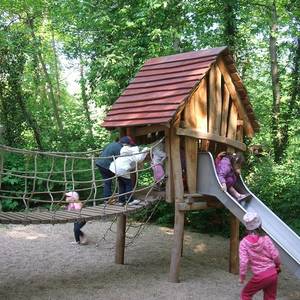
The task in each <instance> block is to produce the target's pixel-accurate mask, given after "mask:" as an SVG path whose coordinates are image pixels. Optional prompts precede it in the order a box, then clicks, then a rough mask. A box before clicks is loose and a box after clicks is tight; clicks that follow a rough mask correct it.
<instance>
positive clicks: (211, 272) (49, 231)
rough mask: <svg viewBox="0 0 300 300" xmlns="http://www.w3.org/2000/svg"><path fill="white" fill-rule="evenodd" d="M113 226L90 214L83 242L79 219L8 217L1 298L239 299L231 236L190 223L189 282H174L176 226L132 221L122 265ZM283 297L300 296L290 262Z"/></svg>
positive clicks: (184, 275) (2, 234) (184, 272)
mask: <svg viewBox="0 0 300 300" xmlns="http://www.w3.org/2000/svg"><path fill="white" fill-rule="evenodd" d="M110 226H111V222H108V221H105V222H104V221H92V222H88V223H87V224H86V225H85V227H84V228H83V231H84V232H86V233H87V235H88V237H89V240H90V243H89V244H88V245H85V246H79V245H73V244H71V242H72V241H73V224H72V223H70V224H63V225H55V226H52V225H29V226H22V225H20V226H19V225H0V244H1V248H0V266H1V268H0V299H1V300H10V299H22V300H28V299H30V300H31V299H34V300H46V299H47V300H49V299H51V300H52V299H70V300H71V299H72V300H76V299H80V300H81V299H83V300H84V299H100V300H101V299H105V300H108V299H109V300H110V299H111V300H125V299H126V300H143V299H147V300H152V299H153V300H154V299H156V300H166V299H167V300H168V299H170V300H181V299H182V300H185V299H197V300H198V299H200V300H201V299H203V300H206V299H212V300H234V299H239V293H240V290H241V285H240V284H239V283H238V276H237V275H233V274H230V273H228V271H227V270H228V254H229V250H228V249H229V240H228V239H225V238H222V237H219V236H209V235H205V234H199V233H195V232H188V231H186V232H185V239H184V251H183V257H182V260H181V269H180V279H181V282H180V283H170V282H168V274H169V267H170V254H171V248H172V242H173V230H172V229H170V228H165V227H159V226H156V225H149V224H148V225H146V226H145V227H144V229H143V231H142V233H141V235H140V236H139V237H137V238H136V239H132V237H134V236H135V235H136V232H137V230H138V228H139V227H132V228H131V229H130V230H129V238H128V239H127V241H128V242H129V245H128V247H127V248H126V251H125V265H116V264H115V263H114V242H115V232H114V231H115V229H114V227H113V228H112V231H110V230H109V231H108V232H107V235H105V232H106V231H107V230H108V229H109V228H110ZM103 237H105V239H103ZM254 299H255V300H258V299H262V294H258V295H257V296H256V297H255V298H254ZM277 299H278V300H299V299H300V281H299V280H298V279H296V278H295V277H294V276H292V275H291V274H289V273H288V271H287V270H286V269H285V268H284V266H283V272H282V273H281V275H280V278H279V287H278V298H277Z"/></svg>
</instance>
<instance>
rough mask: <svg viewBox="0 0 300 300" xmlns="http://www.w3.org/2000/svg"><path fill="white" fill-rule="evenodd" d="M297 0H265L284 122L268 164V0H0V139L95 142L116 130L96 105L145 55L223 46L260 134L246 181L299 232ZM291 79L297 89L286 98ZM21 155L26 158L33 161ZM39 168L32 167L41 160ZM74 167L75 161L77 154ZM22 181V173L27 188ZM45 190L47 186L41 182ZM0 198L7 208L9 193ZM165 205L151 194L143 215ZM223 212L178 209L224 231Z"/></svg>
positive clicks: (103, 104)
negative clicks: (277, 156)
mask: <svg viewBox="0 0 300 300" xmlns="http://www.w3.org/2000/svg"><path fill="white" fill-rule="evenodd" d="M296 2H297V1H296ZM296 2H295V3H294V2H293V3H292V2H291V1H288V0H281V1H276V8H277V14H278V24H277V25H278V33H277V35H278V36H277V46H278V53H277V54H278V65H279V73H280V87H281V103H280V109H281V110H280V120H279V127H280V130H279V133H282V131H284V132H283V136H282V137H281V136H279V137H277V138H279V141H281V140H284V138H285V137H286V136H287V141H286V143H285V146H286V148H285V149H284V155H283V157H282V160H281V162H280V163H279V164H276V163H274V161H273V159H274V145H273V144H272V141H273V140H274V132H273V131H272V128H271V126H272V106H273V98H272V97H273V95H272V78H271V74H270V59H269V44H268V43H269V38H270V20H271V18H270V5H271V4H272V1H260V0H258V1H244V0H238V1H231V0H228V1H215V0H208V1H206V2H205V5H204V4H203V1H199V0H195V1H186V0H175V1H169V0H151V1H149V0H147V1H146V0H137V1H133V0H129V1H78V0H55V1H54V0H51V1H44V0H38V1H19V0H18V1H7V0H3V1H1V3H0V126H1V128H2V127H3V128H4V131H3V133H2V136H1V137H0V139H1V141H4V143H5V144H8V145H11V146H14V147H18V148H29V149H32V148H41V147H43V148H44V149H45V150H57V151H62V150H68V151H74V152H76V151H87V150H95V149H101V148H102V147H103V146H104V145H105V144H107V143H108V142H110V141H112V140H114V139H115V138H116V137H117V135H118V132H108V131H107V130H105V129H104V128H102V127H101V123H102V121H103V118H104V116H105V114H106V112H107V110H108V109H109V108H110V106H111V104H112V103H114V101H115V100H116V98H117V97H118V96H119V95H120V94H121V93H122V90H123V89H124V88H125V87H126V86H127V85H128V83H129V82H130V80H131V79H132V78H133V77H134V75H135V74H136V72H137V71H138V70H139V68H140V67H141V65H142V64H143V63H144V62H145V61H146V60H147V59H149V58H152V57H157V56H163V55H169V54H175V53H179V52H185V51H192V50H196V49H200V48H208V47H218V46H223V45H229V46H230V47H231V48H232V49H231V50H233V51H234V56H235V58H236V61H237V67H238V70H239V73H240V75H241V76H242V78H243V82H244V84H245V86H246V87H247V90H248V94H249V98H250V101H251V103H252V105H253V108H254V112H255V115H256V117H257V119H258V120H259V122H260V124H261V130H260V132H259V133H258V134H257V135H256V136H255V138H254V139H253V140H252V141H249V143H251V142H252V143H258V144H262V145H263V148H264V150H265V156H264V157H262V158H260V159H257V158H254V157H249V160H248V165H249V167H248V169H247V168H246V169H245V171H246V174H247V175H246V182H247V183H249V184H250V186H251V189H252V190H253V191H254V192H255V193H257V194H258V196H259V197H260V198H261V199H262V200H263V201H264V202H265V203H266V204H267V205H268V206H270V207H271V208H272V209H273V210H274V211H275V213H277V214H278V215H279V216H280V217H282V218H283V220H284V221H285V222H287V223H288V224H289V225H291V226H292V227H293V228H294V229H295V230H297V232H299V228H300V224H299V218H298V216H299V183H300V182H299V180H300V179H299V172H297V170H299V167H300V162H299V157H300V155H299V154H300V153H299V150H298V149H299V146H300V141H299V125H300V121H299V118H298V115H299V112H300V102H299V92H298V91H299V88H298V89H297V87H299V74H296V73H295V72H296V71H295V66H296V60H295V58H296V51H297V43H296V41H297V38H298V32H299V24H300V22H299V20H300V15H299V9H298V7H297V4H296ZM274 3H275V2H274ZM66 60H67V62H72V63H73V64H74V65H75V66H76V67H78V68H77V69H79V70H80V74H79V77H80V78H77V79H76V80H77V81H79V80H80V83H81V85H80V91H79V92H75V91H74V90H72V91H71V92H70V90H68V89H67V83H66V80H65V76H66V72H63V69H64V64H66ZM43 63H44V66H43ZM43 67H45V69H44V68H43ZM70 72H72V70H70ZM70 72H69V73H70ZM298 73H299V70H298ZM297 76H298V77H297ZM297 78H298V79H297ZM297 80H298V81H297ZM295 87H296V91H297V93H296V94H297V95H296V97H295V99H293V101H294V102H292V100H291V98H292V94H293V90H295ZM51 90H52V93H51ZM55 103H56V106H57V107H55ZM291 103H292V104H293V106H292V109H290V108H291ZM58 119H61V127H62V128H59V127H60V126H59V122H58ZM285 133H288V135H285ZM39 134H40V137H41V138H40V141H39V139H38V137H39V136H38V135H39ZM8 160H9V163H8V166H9V168H11V169H14V170H18V171H25V167H22V166H25V165H26V164H25V162H24V161H22V160H21V159H20V158H18V157H15V156H11V157H10V158H9V159H8ZM26 163H27V165H28V167H31V166H32V164H33V161H32V160H29V161H27V162H26ZM63 164H64V163H63V161H58V162H57V165H56V166H55V170H59V169H60V170H61V168H63ZM39 166H40V169H39V171H44V170H45V171H47V170H49V168H50V165H49V162H47V161H46V160H43V159H42V158H39ZM148 166H149V165H148ZM76 167H78V168H82V169H84V168H86V163H83V162H80V163H79V164H78V166H76ZM139 175H140V176H139V182H138V183H139V186H147V185H150V184H152V183H153V178H152V173H151V170H149V171H148V172H144V173H143V174H139ZM96 176H97V178H98V176H99V174H98V172H96ZM88 177H89V175H88V174H87V173H85V172H82V174H78V178H80V179H84V178H88ZM54 178H55V176H54ZM2 184H3V185H4V186H5V187H6V188H10V189H11V190H13V191H15V192H16V193H18V192H23V191H24V182H23V181H22V180H21V179H20V180H16V179H13V178H12V177H11V176H9V175H6V176H4V177H3V178H2ZM35 184H36V185H37V188H39V189H41V190H42V189H43V188H45V186H43V184H44V183H43V182H42V181H40V180H37V181H36V183H35ZM32 185H33V182H32V181H30V180H29V181H28V186H29V188H30V187H32ZM67 188H69V187H67ZM51 189H54V190H55V189H58V186H57V185H56V184H55V183H51ZM99 193H101V190H99ZM3 206H5V207H7V209H18V207H14V201H13V199H9V201H8V202H7V203H5V205H3ZM173 210H174V208H173V207H172V206H171V205H168V204H165V203H163V204H160V206H159V208H158V210H157V212H156V213H155V215H154V216H153V219H154V220H156V221H157V222H159V223H160V224H172V222H173V217H174V216H173ZM226 218H227V216H226V213H223V212H220V211H218V210H217V211H214V210H208V211H207V212H193V213H189V214H188V215H187V225H188V226H191V227H193V228H194V229H195V230H201V231H205V232H214V230H216V231H220V232H223V233H224V234H227V221H226ZM224 220H225V221H224ZM218 222H219V223H218ZM211 224H213V225H211Z"/></svg>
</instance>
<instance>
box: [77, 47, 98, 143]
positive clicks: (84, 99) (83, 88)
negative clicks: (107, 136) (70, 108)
mask: <svg viewBox="0 0 300 300" xmlns="http://www.w3.org/2000/svg"><path fill="white" fill-rule="evenodd" d="M79 48H80V49H79V60H80V90H81V98H82V103H83V107H84V112H85V117H86V120H87V126H88V130H89V134H90V137H91V140H92V144H93V145H94V142H95V141H94V135H93V128H92V121H91V116H90V111H89V106H88V96H87V94H86V80H85V77H84V70H83V66H84V65H83V60H82V55H81V47H79Z"/></svg>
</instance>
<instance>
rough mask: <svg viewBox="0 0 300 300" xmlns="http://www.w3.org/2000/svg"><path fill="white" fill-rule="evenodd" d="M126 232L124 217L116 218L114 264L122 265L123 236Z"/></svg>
mask: <svg viewBox="0 0 300 300" xmlns="http://www.w3.org/2000/svg"><path fill="white" fill-rule="evenodd" d="M125 231H126V215H123V214H122V215H119V216H118V217H117V239H116V253H115V263H116V264H122V265H123V264H124V252H125V237H126V234H125Z"/></svg>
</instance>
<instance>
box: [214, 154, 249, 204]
mask: <svg viewBox="0 0 300 300" xmlns="http://www.w3.org/2000/svg"><path fill="white" fill-rule="evenodd" d="M244 162H245V159H244V156H243V154H242V153H232V154H230V153H226V152H225V151H224V152H221V153H219V154H218V155H217V158H216V160H215V164H216V171H217V175H218V178H219V180H220V182H221V185H222V189H223V191H225V192H227V190H228V192H229V193H230V194H231V195H232V196H233V197H234V198H235V199H237V200H238V201H241V200H243V199H244V198H246V197H247V196H248V195H247V194H246V195H245V194H240V193H239V192H238V191H237V190H236V189H235V188H234V185H235V184H236V181H237V176H238V175H240V174H241V168H242V165H243V163H244Z"/></svg>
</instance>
